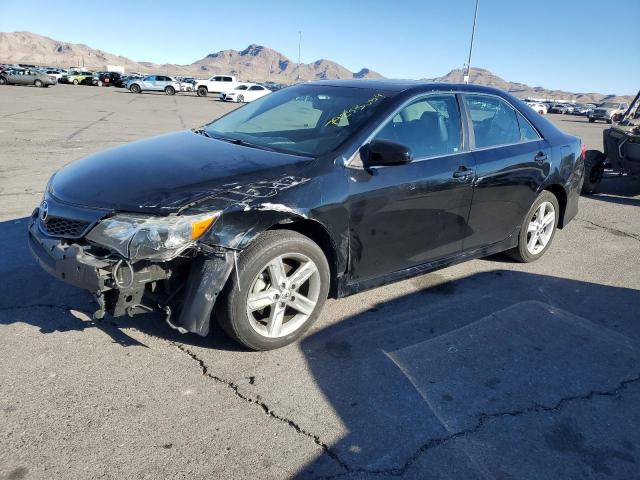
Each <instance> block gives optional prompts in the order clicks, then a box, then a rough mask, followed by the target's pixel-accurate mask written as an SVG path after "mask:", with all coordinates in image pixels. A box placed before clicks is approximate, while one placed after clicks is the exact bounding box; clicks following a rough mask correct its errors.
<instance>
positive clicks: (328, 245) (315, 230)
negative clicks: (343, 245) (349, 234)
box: [267, 218, 339, 298]
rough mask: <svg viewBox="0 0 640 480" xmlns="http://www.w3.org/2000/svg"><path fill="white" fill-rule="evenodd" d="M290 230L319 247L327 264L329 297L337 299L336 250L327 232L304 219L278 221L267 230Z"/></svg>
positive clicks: (313, 222) (320, 225) (317, 224)
mask: <svg viewBox="0 0 640 480" xmlns="http://www.w3.org/2000/svg"><path fill="white" fill-rule="evenodd" d="M269 230H291V231H294V232H297V233H299V234H301V235H304V236H305V237H307V238H309V239H310V240H311V241H312V242H314V243H315V244H316V245H318V246H319V247H320V249H321V250H322V252H323V253H324V256H325V257H326V259H327V263H328V264H329V272H330V281H331V284H330V286H329V296H331V297H333V298H337V292H338V271H339V267H338V249H337V247H336V245H335V243H334V241H333V239H332V238H331V234H330V233H329V231H328V230H327V229H326V228H325V227H324V225H322V224H321V223H320V222H318V221H315V220H310V219H305V218H296V219H287V220H286V221H280V222H278V223H276V224H274V225H272V226H271V227H269V228H268V229H267V231H269Z"/></svg>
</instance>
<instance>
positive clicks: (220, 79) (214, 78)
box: [213, 77, 222, 82]
mask: <svg viewBox="0 0 640 480" xmlns="http://www.w3.org/2000/svg"><path fill="white" fill-rule="evenodd" d="M213 81H214V82H221V81H222V77H213Z"/></svg>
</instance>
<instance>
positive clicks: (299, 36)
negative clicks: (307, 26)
mask: <svg viewBox="0 0 640 480" xmlns="http://www.w3.org/2000/svg"><path fill="white" fill-rule="evenodd" d="M301 45H302V30H298V81H300V47H301Z"/></svg>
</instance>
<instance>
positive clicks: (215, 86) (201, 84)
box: [196, 75, 238, 97]
mask: <svg viewBox="0 0 640 480" xmlns="http://www.w3.org/2000/svg"><path fill="white" fill-rule="evenodd" d="M237 86H238V81H237V80H236V77H233V76H230V75H214V76H213V77H211V78H209V79H207V80H197V81H196V92H198V96H199V97H206V96H207V95H208V94H209V93H212V94H217V95H220V94H221V93H226V92H230V91H231V90H233V89H234V88H236V87H237Z"/></svg>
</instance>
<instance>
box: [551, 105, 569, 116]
mask: <svg viewBox="0 0 640 480" xmlns="http://www.w3.org/2000/svg"><path fill="white" fill-rule="evenodd" d="M568 111H569V109H568V108H567V106H566V105H564V104H562V103H554V104H553V105H551V108H550V109H549V113H561V114H565V113H567V112H568Z"/></svg>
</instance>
